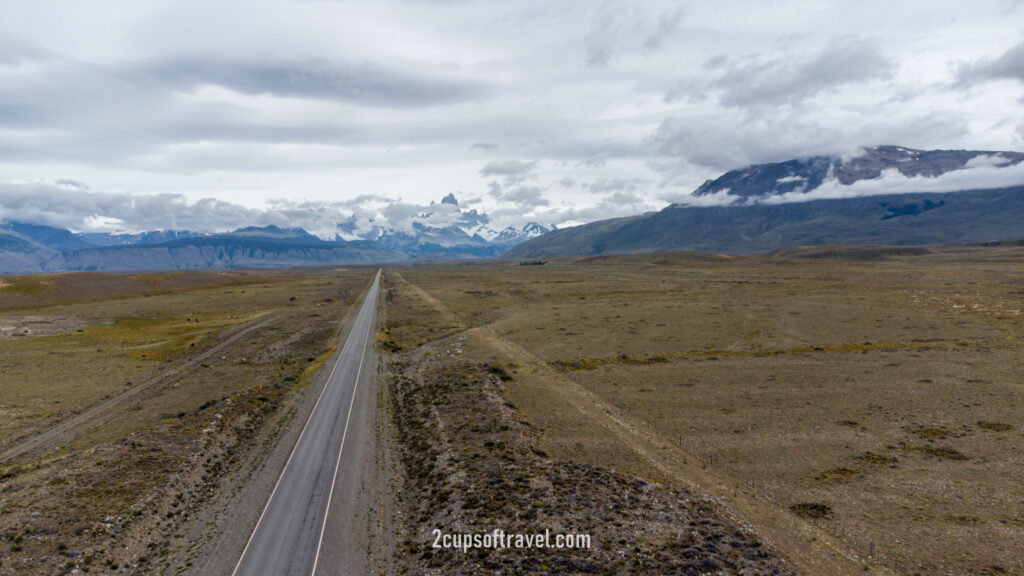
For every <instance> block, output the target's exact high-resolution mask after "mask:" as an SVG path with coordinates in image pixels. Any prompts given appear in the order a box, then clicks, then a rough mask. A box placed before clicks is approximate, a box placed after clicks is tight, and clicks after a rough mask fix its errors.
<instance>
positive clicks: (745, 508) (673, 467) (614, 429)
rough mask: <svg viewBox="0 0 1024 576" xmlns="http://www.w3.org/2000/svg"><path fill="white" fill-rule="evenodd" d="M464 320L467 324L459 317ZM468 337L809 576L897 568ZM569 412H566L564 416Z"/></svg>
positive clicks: (488, 330) (491, 334)
mask: <svg viewBox="0 0 1024 576" xmlns="http://www.w3.org/2000/svg"><path fill="white" fill-rule="evenodd" d="M392 275H393V276H394V277H396V278H397V279H398V280H399V281H400V283H401V285H402V287H403V288H406V289H408V290H409V291H411V292H413V293H414V294H415V295H416V296H418V297H420V298H422V299H423V300H424V301H426V302H427V303H428V304H430V306H431V307H433V308H434V309H436V310H437V311H438V312H440V313H442V314H444V315H447V316H449V317H450V318H455V319H460V317H459V315H458V314H456V313H455V312H454V311H453V310H451V309H450V308H448V307H447V306H446V305H445V304H444V303H443V302H442V301H441V300H439V299H437V298H436V297H434V296H433V295H432V294H430V293H429V292H427V291H426V290H424V289H423V288H421V287H419V286H417V285H415V284H413V283H411V282H409V281H408V280H406V279H405V278H403V277H402V276H401V275H400V274H398V273H397V272H392ZM460 321H461V319H460ZM465 334H466V336H467V337H471V338H475V339H477V340H478V341H481V342H483V343H484V344H486V345H487V346H488V347H489V348H491V349H493V350H494V351H495V352H498V353H499V354H501V355H503V356H505V357H506V358H509V359H511V360H513V361H514V362H516V363H517V364H518V365H519V366H520V369H521V370H525V371H526V372H528V373H530V374H531V375H532V376H534V377H540V378H543V380H544V383H545V386H544V387H543V390H541V389H539V388H538V389H537V390H534V391H535V392H539V393H543V394H546V395H548V397H549V398H548V400H549V401H553V402H555V403H557V404H558V405H561V406H565V407H571V408H572V409H573V411H574V412H576V415H578V416H580V417H582V418H583V419H584V420H585V421H589V422H592V423H593V424H595V425H597V426H599V427H600V428H601V429H603V430H605V432H606V433H607V434H608V435H610V436H612V437H614V438H615V439H616V440H617V441H619V442H622V443H624V444H625V445H627V446H629V448H631V449H632V450H633V451H634V452H636V453H637V454H638V455H639V456H640V457H641V458H642V459H644V460H646V461H647V462H648V463H649V464H650V465H651V466H653V467H654V468H655V469H656V470H658V471H659V472H661V473H662V474H663V475H665V476H666V477H667V478H670V479H672V480H675V481H676V482H680V483H682V484H683V485H685V486H690V487H694V488H696V489H698V490H700V491H703V492H705V493H707V494H709V495H710V496H712V497H713V499H715V500H717V501H718V502H720V503H721V504H722V505H723V507H724V508H725V510H726V513H727V514H728V515H729V516H731V517H732V518H731V519H732V520H734V521H737V522H739V523H746V524H749V525H752V526H753V527H754V528H755V530H756V531H757V532H758V533H759V534H760V535H761V536H762V537H763V538H764V540H765V541H766V542H767V543H768V544H770V545H771V546H772V547H773V548H775V550H777V551H779V552H780V553H781V554H783V555H784V556H785V557H786V558H788V559H789V560H790V561H791V562H792V563H793V564H794V565H796V567H797V568H798V570H799V571H800V572H801V573H804V574H836V575H842V574H871V575H875V576H891V575H892V576H894V575H895V574H896V573H895V572H893V571H892V570H891V569H889V568H887V567H885V566H880V565H878V564H874V563H869V562H867V561H866V559H863V558H861V557H860V556H859V555H858V554H857V553H856V552H855V551H853V550H852V549H850V548H849V546H848V545H847V544H846V543H844V542H842V541H841V540H839V539H837V538H835V537H833V536H832V535H831V534H828V533H827V532H825V531H824V530H822V529H820V528H818V527H816V526H814V525H813V524H811V523H809V522H807V521H805V520H803V519H801V518H798V517H796V516H794V515H793V514H792V513H790V512H789V511H788V510H786V509H784V508H782V507H781V506H779V505H778V504H776V503H773V502H771V501H769V500H767V499H766V498H764V497H762V496H760V495H758V494H756V493H754V492H753V491H751V490H748V489H746V488H744V487H742V486H740V485H738V484H736V483H735V482H733V481H731V480H730V479H729V478H727V477H726V476H724V475H721V474H718V473H715V472H714V471H713V470H712V469H711V467H709V466H708V465H707V463H706V462H703V461H702V460H701V459H700V458H698V457H696V456H694V455H692V454H689V453H687V452H685V451H684V450H682V449H681V448H680V447H679V446H678V445H676V444H675V443H673V442H670V441H669V440H667V439H666V438H664V437H663V436H662V435H661V434H659V433H658V432H657V431H655V430H654V429H652V428H651V427H650V426H649V425H647V424H646V423H644V422H642V421H639V420H637V419H635V418H633V417H632V416H629V415H627V414H625V413H624V412H623V411H622V410H620V409H618V408H617V407H615V406H613V405H611V404H610V403H608V402H606V401H604V400H603V399H602V398H601V397H599V396H598V395H596V394H594V393H593V392H591V391H589V390H587V389H586V388H584V387H583V386H582V385H580V384H579V383H577V382H576V381H575V380H572V379H571V378H569V377H568V376H565V375H564V374H561V373H559V372H557V371H555V370H554V369H552V368H551V367H550V366H548V364H547V363H546V362H544V361H543V360H542V359H541V358H539V357H537V356H536V355H534V354H533V353H531V352H530V351H528V350H526V349H525V348H523V347H522V346H520V345H518V344H516V343H515V342H513V341H511V340H509V339H508V338H505V337H504V336H502V335H501V334H500V333H498V332H497V331H496V330H494V329H493V328H492V327H491V326H490V325H484V326H478V327H474V328H469V329H467V330H466V331H465ZM563 412H565V411H564V410H563Z"/></svg>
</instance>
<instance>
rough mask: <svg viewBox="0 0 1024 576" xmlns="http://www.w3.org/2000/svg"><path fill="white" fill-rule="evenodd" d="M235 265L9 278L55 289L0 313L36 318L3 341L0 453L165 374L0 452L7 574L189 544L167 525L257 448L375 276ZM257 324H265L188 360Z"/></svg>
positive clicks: (163, 552) (102, 567) (157, 555)
mask: <svg viewBox="0 0 1024 576" xmlns="http://www.w3.org/2000/svg"><path fill="white" fill-rule="evenodd" d="M230 274H231V276H226V275H225V276H221V275H219V274H212V273H210V274H208V273H197V274H196V275H195V276H194V277H193V276H192V275H191V274H189V273H184V274H159V275H132V276H127V275H125V276H123V277H122V276H117V275H73V274H71V275H60V276H59V277H58V279H56V280H55V279H54V278H53V277H42V278H41V279H40V278H32V277H22V278H15V279H14V280H13V282H14V283H19V284H20V285H22V286H53V285H54V284H59V286H60V289H59V290H57V289H52V290H51V289H50V288H46V289H43V290H37V289H35V288H33V290H32V291H33V292H34V297H37V298H40V299H38V300H36V301H35V302H36V303H37V305H38V307H36V308H26V307H23V306H18V307H16V308H17V309H16V310H13V311H11V312H7V313H0V325H5V324H6V325H11V324H19V325H20V326H23V327H27V328H29V331H28V333H24V334H23V335H20V336H10V337H6V338H3V339H0V372H2V373H3V386H0V412H2V413H3V414H2V417H0V451H2V448H6V447H9V446H11V445H12V444H15V443H16V442H18V441H19V439H24V438H27V437H32V436H33V435H35V434H39V433H40V432H41V431H43V430H46V429H48V427H50V426H52V425H54V424H56V423H58V422H63V421H66V420H67V419H69V418H70V417H71V416H73V415H75V414H78V413H81V412H83V411H85V410H86V409H88V408H90V407H94V406H97V405H100V404H101V403H102V402H103V401H104V400H105V399H107V398H113V397H117V396H119V395H123V394H124V393H125V392H127V391H131V390H132V389H133V387H137V386H141V384H140V383H144V382H147V381H149V380H152V379H153V378H154V376H155V375H160V374H163V373H165V372H168V371H172V375H171V376H170V377H167V378H164V379H162V380H159V381H158V382H157V383H156V384H155V385H153V386H152V387H151V388H147V389H145V392H144V393H142V394H140V395H138V396H130V397H129V398H128V400H127V401H125V402H124V403H122V404H120V405H118V406H117V407H116V409H115V410H112V411H110V413H107V414H104V415H103V417H102V418H101V419H98V420H96V421H92V422H89V423H88V424H87V425H83V426H82V427H81V429H77V430H75V431H74V433H73V434H68V435H64V436H61V437H58V438H55V439H54V440H53V441H52V442H48V443H46V444H44V445H43V446H41V447H40V448H38V449H33V450H32V451H30V452H28V453H26V454H24V455H20V456H17V457H14V458H13V459H12V460H9V461H5V462H0V574H26V573H64V572H67V571H70V570H72V569H74V568H79V569H85V568H90V571H91V572H95V573H114V572H115V568H114V566H118V570H120V571H129V572H134V573H157V572H159V571H160V570H162V569H163V566H164V564H165V561H166V560H165V559H166V558H168V557H169V556H168V555H169V554H170V553H172V552H173V551H174V549H175V548H177V547H180V546H187V545H188V543H187V542H183V541H181V540H176V539H175V538H174V537H173V534H174V532H175V530H176V527H177V526H179V525H181V523H182V522H183V521H184V520H185V519H186V518H188V517H189V516H190V514H192V513H193V512H194V511H195V510H196V509H197V507H198V506H200V505H201V504H202V502H203V501H204V499H205V498H207V497H208V496H209V495H210V494H212V493H213V492H214V491H215V490H217V487H218V486H219V483H220V482H221V480H222V479H223V477H224V475H225V474H228V473H229V472H231V471H233V470H235V469H236V468H237V467H238V466H239V462H240V461H242V460H244V459H245V456H246V455H247V454H249V451H250V450H253V449H258V447H254V446H253V445H252V443H251V440H252V439H253V438H255V437H256V436H257V435H259V434H261V431H262V430H263V429H264V427H265V426H267V425H270V423H271V422H276V421H278V420H280V419H281V418H280V417H274V415H275V414H277V411H278V409H279V407H282V406H286V405H288V403H289V402H292V401H293V400H294V399H296V398H299V397H300V396H301V395H302V394H303V388H304V387H305V386H306V385H307V384H308V383H309V382H310V381H311V379H312V376H313V374H314V373H315V372H316V371H317V370H318V369H319V367H320V366H322V365H323V362H324V361H325V360H326V359H327V358H328V357H329V356H330V354H331V352H332V351H333V349H334V348H333V347H334V345H335V338H336V337H337V335H338V332H339V330H340V327H341V321H342V319H343V318H344V317H345V316H346V315H347V314H348V313H349V311H350V309H351V306H352V305H353V303H354V302H356V300H357V298H358V297H359V296H360V294H361V293H362V291H363V290H364V289H365V288H366V287H367V286H368V285H369V283H370V280H371V279H372V274H373V271H372V270H369V269H352V270H349V271H328V270H308V271H294V270H292V271H287V272H282V271H268V272H239V273H237V274H236V273H235V272H231V273H230ZM223 278H226V279H227V280H223ZM238 278H243V279H244V281H240V280H238ZM7 280H10V279H7ZM79 280H80V281H81V287H82V293H81V294H77V295H75V294H74V286H75V282H76V281H79ZM47 283H49V284H47ZM97 286H102V287H103V290H102V294H100V293H99V292H97V291H96V287H97ZM118 286H120V287H121V288H118ZM140 286H148V287H149V289H147V290H146V291H145V292H144V293H143V292H141V289H140ZM8 289H9V288H8V287H5V288H4V291H5V292H6V291H7V290H8ZM118 290H120V291H118ZM69 294H71V296H69ZM26 319H29V320H31V322H32V323H31V324H26ZM48 319H49V323H47V322H48ZM257 319H259V322H260V323H261V327H260V328H259V329H258V330H254V331H252V332H250V333H247V334H246V337H245V338H240V339H238V340H236V341H232V342H231V343H230V344H229V345H227V346H225V347H223V348H220V349H218V351H217V353H216V354H215V355H212V356H209V357H208V358H206V359H204V360H203V361H202V362H201V363H190V359H192V358H194V357H196V356H197V355H199V354H201V353H202V352H203V351H205V350H208V349H210V348H211V347H212V346H214V345H217V344H219V343H221V342H224V341H225V339H226V336H227V335H229V334H233V333H235V332H237V331H238V330H239V329H240V328H242V327H245V326H249V325H251V324H252V323H253V321H254V320H257ZM265 319H273V321H272V322H269V323H266V324H265V325H263V322H264V320H265ZM175 370H176V371H175Z"/></svg>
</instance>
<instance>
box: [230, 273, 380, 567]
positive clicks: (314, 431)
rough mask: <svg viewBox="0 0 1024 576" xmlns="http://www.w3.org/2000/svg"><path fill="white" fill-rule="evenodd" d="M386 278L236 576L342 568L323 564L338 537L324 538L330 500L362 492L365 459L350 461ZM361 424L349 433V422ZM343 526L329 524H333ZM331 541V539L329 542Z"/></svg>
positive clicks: (363, 311)
mask: <svg viewBox="0 0 1024 576" xmlns="http://www.w3.org/2000/svg"><path fill="white" fill-rule="evenodd" d="M379 285H380V272H379V271H378V272H377V276H376V278H374V281H373V285H372V286H370V290H369V292H368V293H367V295H366V299H365V300H364V301H363V304H362V307H361V308H360V309H359V314H358V315H357V316H356V320H355V322H354V323H353V326H352V331H351V332H350V333H349V337H348V340H347V341H346V342H345V346H344V347H343V348H342V350H341V353H340V354H338V356H337V360H336V363H335V365H334V367H333V368H332V369H331V374H330V376H329V377H328V380H327V383H326V384H325V385H324V389H323V391H322V392H321V394H320V398H319V399H318V400H317V403H316V406H315V407H314V408H313V412H312V413H311V414H310V416H309V420H307V421H306V425H305V427H304V428H303V429H302V433H301V434H300V435H299V439H298V442H296V444H295V448H294V449H293V450H292V453H291V456H289V458H288V462H287V463H286V464H285V467H284V471H283V472H282V473H281V476H280V478H278V481H277V484H276V485H275V487H274V491H273V492H272V493H271V495H270V500H269V501H268V502H267V505H266V507H265V508H264V509H263V514H262V515H261V516H260V519H259V521H258V522H257V523H256V528H255V530H254V531H253V533H252V536H251V537H250V538H249V542H248V544H246V547H245V550H244V551H243V552H242V557H241V558H240V559H239V561H238V564H237V565H236V566H235V570H234V572H233V575H234V576H249V575H261V576H262V575H274V576H288V575H302V576H310V575H312V574H318V573H319V574H323V573H337V572H338V571H339V570H342V571H345V570H344V567H342V566H338V565H336V564H334V563H333V562H332V565H331V566H326V565H325V563H324V562H323V560H322V557H323V554H324V550H323V547H324V546H325V544H324V542H328V543H329V544H327V545H328V546H331V545H333V544H330V543H333V542H336V541H337V540H338V538H339V535H338V534H336V533H330V534H325V530H326V528H327V525H328V511H329V510H330V508H331V507H332V505H333V506H335V508H336V509H339V508H340V509H344V506H338V503H337V502H332V500H336V499H338V498H339V497H340V495H346V494H350V493H352V491H354V490H358V483H359V480H360V474H359V471H358V470H357V469H356V470H354V469H353V468H358V464H359V459H358V458H353V457H351V456H349V454H351V453H353V452H355V451H356V450H357V448H359V446H358V442H355V441H354V439H355V438H354V437H356V436H358V437H359V438H362V437H364V436H366V434H365V432H366V431H365V430H363V429H362V428H364V425H363V424H361V423H363V422H367V421H370V422H372V419H367V418H365V417H363V416H365V415H364V414H362V413H361V409H362V408H363V406H362V404H365V402H363V401H362V399H364V398H373V397H374V395H373V394H366V393H358V394H357V392H359V391H360V388H362V389H363V391H364V392H365V391H367V390H368V389H369V388H370V387H372V385H373V383H374V381H375V377H376V368H377V366H376V363H375V361H374V360H373V358H374V355H373V343H372V340H373V334H374V327H375V326H376V316H377V309H376V305H377V290H378V287H379ZM353 420H355V421H356V424H354V425H353V426H352V428H351V429H350V424H352V423H353ZM336 524H337V522H336V521H333V520H332V522H331V525H332V526H335V525H336ZM325 536H326V538H325Z"/></svg>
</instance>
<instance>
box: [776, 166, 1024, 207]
mask: <svg viewBox="0 0 1024 576" xmlns="http://www.w3.org/2000/svg"><path fill="white" fill-rule="evenodd" d="M1006 162H1007V160H1006V159H1004V158H1001V157H1000V156H998V155H993V156H978V157H976V158H973V159H972V160H971V161H969V162H968V163H967V166H966V167H964V168H962V169H960V170H952V171H950V172H946V173H943V174H940V175H938V176H934V177H926V176H913V177H909V176H904V175H903V174H901V173H900V172H899V170H897V169H896V168H887V169H885V170H883V171H882V174H881V176H879V177H878V178H874V179H870V180H858V181H856V182H854V183H852V184H849V185H843V184H840V183H839V181H838V180H836V179H834V178H833V179H829V180H826V181H825V182H824V183H822V185H821V186H818V187H817V188H815V189H814V190H810V191H807V192H800V191H793V192H787V193H785V194H776V195H773V196H766V197H762V198H760V199H758V200H757V202H759V203H763V204H787V203H790V202H810V201H811V200H836V199H841V198H857V197H860V196H882V195H886V194H908V193H913V192H935V193H943V192H959V191H961V190H981V189H988V188H1008V187H1010V186H1021V185H1024V162H1021V163H1018V164H1013V165H1010V166H1007V165H1006Z"/></svg>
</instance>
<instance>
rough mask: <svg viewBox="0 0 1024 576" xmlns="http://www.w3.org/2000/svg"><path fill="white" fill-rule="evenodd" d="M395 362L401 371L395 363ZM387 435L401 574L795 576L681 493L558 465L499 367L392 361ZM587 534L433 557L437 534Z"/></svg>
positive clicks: (447, 358)
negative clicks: (573, 544)
mask: <svg viewBox="0 0 1024 576" xmlns="http://www.w3.org/2000/svg"><path fill="white" fill-rule="evenodd" d="M399 358H401V359H399ZM390 366H391V367H390V370H389V381H390V384H389V385H390V395H391V398H392V401H393V415H392V418H393V423H394V430H395V434H396V438H397V440H398V442H397V444H398V445H399V447H398V448H397V450H398V452H399V455H400V457H399V460H400V462H401V465H402V466H401V467H402V468H403V469H404V489H403V490H402V495H403V497H402V499H401V503H400V506H401V508H402V511H403V516H404V520H405V533H406V540H405V542H404V543H400V544H399V552H400V554H399V556H400V558H401V560H400V563H404V566H403V568H404V569H405V570H406V571H408V572H410V573H414V574H480V573H489V572H494V573H502V574H528V573H539V572H550V573H560V574H693V575H697V574H717V573H728V574H793V572H792V570H791V569H790V568H789V567H788V566H787V565H786V564H785V563H784V562H783V561H782V560H781V559H780V558H779V557H778V556H777V555H776V554H775V553H774V552H773V551H772V550H770V549H769V548H768V546H766V545H765V544H763V543H762V542H761V541H760V540H759V539H758V537H757V535H756V533H754V531H753V530H752V529H751V528H750V527H747V526H742V525H739V524H737V523H735V522H733V521H731V520H729V519H728V518H727V517H726V516H725V514H723V513H722V511H721V510H720V509H719V506H718V505H717V504H716V503H715V502H713V501H711V500H710V499H707V498H706V497H703V496H701V495H698V494H696V493H694V492H692V491H690V490H688V489H686V488H682V487H678V486H672V485H662V484H657V483H651V482H647V481H644V480H641V479H638V478H634V477H630V476H627V475H623V474H618V473H615V472H613V471H610V470H608V469H605V468H602V467H599V466H594V465H589V464H581V463H567V462H560V461H554V460H552V459H550V458H548V457H547V454H545V453H544V451H543V450H542V448H541V443H540V436H541V433H540V432H539V431H538V430H537V429H536V428H535V427H533V426H532V425H531V424H530V423H528V422H526V421H525V420H523V419H522V417H521V416H520V414H519V413H518V411H517V410H516V407H515V405H514V404H513V403H512V402H510V401H509V400H508V399H507V398H506V397H505V396H504V394H503V384H502V380H507V379H508V378H510V375H509V374H508V373H507V372H506V371H505V370H504V369H503V368H501V367H499V366H494V365H488V364H484V363H480V362H474V361H468V360H464V359H461V358H459V357H458V356H457V355H451V354H450V353H449V354H437V353H435V352H434V351H433V350H432V348H431V346H430V345H427V346H424V347H422V348H420V349H419V350H417V351H414V352H410V353H406V354H403V355H401V356H397V355H396V356H394V357H393V359H392V362H391V365H390ZM435 529H437V530H440V531H441V532H442V533H445V534H467V533H469V534H482V533H489V532H493V531H494V530H495V529H501V530H503V531H504V532H505V533H506V534H516V533H522V534H533V533H537V532H544V531H550V533H551V534H587V535H590V537H591V543H590V548H584V549H572V550H569V549H517V548H490V549H488V548H482V549H472V550H469V551H462V550H451V549H444V548H435V547H433V543H434V540H435V538H436V533H435V532H434V530H435Z"/></svg>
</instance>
